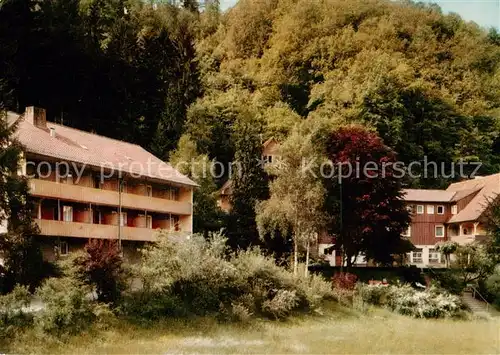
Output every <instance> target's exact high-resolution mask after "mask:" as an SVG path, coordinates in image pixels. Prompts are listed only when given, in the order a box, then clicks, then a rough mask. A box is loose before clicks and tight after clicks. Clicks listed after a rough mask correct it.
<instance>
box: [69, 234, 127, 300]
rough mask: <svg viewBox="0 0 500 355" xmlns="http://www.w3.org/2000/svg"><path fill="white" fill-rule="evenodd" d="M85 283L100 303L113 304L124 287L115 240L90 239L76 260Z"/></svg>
mask: <svg viewBox="0 0 500 355" xmlns="http://www.w3.org/2000/svg"><path fill="white" fill-rule="evenodd" d="M77 263H78V265H79V267H80V268H81V271H82V274H83V275H84V277H85V279H86V281H87V282H88V283H89V284H91V285H93V286H95V288H96V292H97V298H98V300H99V301H101V302H106V303H115V302H116V301H117V300H118V298H119V297H120V294H121V290H122V288H123V286H124V270H123V265H122V264H123V259H122V256H121V252H120V248H119V246H118V243H117V241H116V240H103V239H90V240H89V241H88V243H87V244H86V245H85V255H84V256H83V257H82V258H79V259H78V260H77Z"/></svg>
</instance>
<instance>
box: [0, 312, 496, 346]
mask: <svg viewBox="0 0 500 355" xmlns="http://www.w3.org/2000/svg"><path fill="white" fill-rule="evenodd" d="M1 350H2V351H3V352H15V353H51V354H56V353H66V354H68V353H72V354H76V353H78V354H98V353H101V354H102V353H107V354H139V353H142V354H145V353H156V354H159V353H173V354H178V353H206V354H209V353H210V354H213V353H217V354H233V353H259V354H261V353H262V354H264V353H266V354H277V353H281V354H283V353H289V354H292V353H296V354H303V353H324V354H325V353H328V354H332V353H348V354H365V353H372V354H373V353H379V354H382V353H384V354H403V353H404V354H436V353H440V354H445V353H446V354H472V353H473V354H494V353H500V322H499V321H482V320H474V321H454V320H423V319H412V318H408V317H404V316H400V315H396V314H393V313H390V312H388V311H385V310H382V309H370V310H369V312H367V313H365V314H361V313H358V312H355V311H352V310H349V309H346V308H341V307H340V306H337V305H330V306H329V307H328V308H327V309H325V310H324V311H323V314H317V315H314V316H300V317H292V318H291V319H289V320H287V321H282V322H278V321H263V320H253V321H251V323H249V324H245V325H241V324H227V323H219V322H217V321H216V320H215V319H213V318H197V319H172V320H168V321H164V322H161V323H155V324H154V325H151V326H143V325H137V324H133V323H130V322H126V321H120V322H118V323H117V324H115V325H114V326H111V327H109V328H108V329H104V330H102V329H101V330H98V329H93V330H92V331H89V332H87V333H84V334H81V335H79V336H74V337H71V338H69V339H67V340H66V341H65V342H62V341H58V340H56V339H51V340H49V339H47V337H46V336H41V335H37V334H36V333H30V332H27V333H26V334H24V335H23V336H19V337H18V338H16V340H14V342H12V343H10V344H9V346H7V347H3V348H2V349H1Z"/></svg>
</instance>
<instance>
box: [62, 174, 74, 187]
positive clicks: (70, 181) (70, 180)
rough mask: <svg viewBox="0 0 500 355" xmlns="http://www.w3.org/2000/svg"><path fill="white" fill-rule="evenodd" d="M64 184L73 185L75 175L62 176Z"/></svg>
mask: <svg viewBox="0 0 500 355" xmlns="http://www.w3.org/2000/svg"><path fill="white" fill-rule="evenodd" d="M61 182H62V183H63V184H68V185H73V175H71V174H68V175H66V176H64V177H62V178H61Z"/></svg>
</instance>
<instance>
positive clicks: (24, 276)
mask: <svg viewBox="0 0 500 355" xmlns="http://www.w3.org/2000/svg"><path fill="white" fill-rule="evenodd" d="M16 127H17V123H12V122H8V119H7V114H6V112H5V111H0V176H1V177H0V195H1V197H0V211H1V212H0V222H1V223H2V224H3V225H7V232H6V233H2V234H1V235H0V253H1V254H2V258H3V259H4V280H3V283H4V284H3V288H4V289H3V290H0V292H8V291H10V290H12V289H13V288H14V286H15V285H16V284H20V285H28V286H30V288H31V290H34V288H35V287H36V286H37V285H38V284H39V282H40V280H41V279H42V278H43V276H44V271H45V270H46V267H45V264H44V263H43V260H42V255H41V252H40V248H39V245H38V243H37V242H36V240H35V238H34V235H36V234H37V233H38V228H37V226H36V224H35V223H34V221H33V217H32V211H33V200H32V199H31V197H30V196H29V194H28V190H29V188H28V183H27V179H26V178H25V177H23V176H20V175H19V173H18V170H19V169H20V168H21V156H22V150H21V146H20V144H19V142H18V141H17V140H16V139H15V137H14V134H15V133H14V132H15V130H16Z"/></svg>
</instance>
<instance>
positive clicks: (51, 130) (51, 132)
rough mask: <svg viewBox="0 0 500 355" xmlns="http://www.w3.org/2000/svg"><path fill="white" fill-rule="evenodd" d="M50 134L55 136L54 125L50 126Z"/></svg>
mask: <svg viewBox="0 0 500 355" xmlns="http://www.w3.org/2000/svg"><path fill="white" fill-rule="evenodd" d="M49 129H50V136H51V137H55V136H56V129H55V128H54V127H50V128H49Z"/></svg>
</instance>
